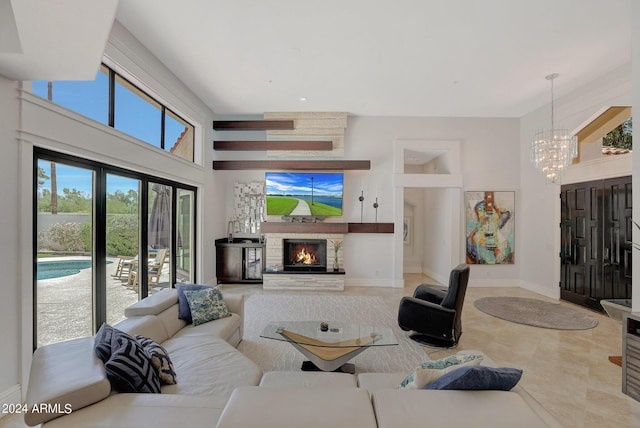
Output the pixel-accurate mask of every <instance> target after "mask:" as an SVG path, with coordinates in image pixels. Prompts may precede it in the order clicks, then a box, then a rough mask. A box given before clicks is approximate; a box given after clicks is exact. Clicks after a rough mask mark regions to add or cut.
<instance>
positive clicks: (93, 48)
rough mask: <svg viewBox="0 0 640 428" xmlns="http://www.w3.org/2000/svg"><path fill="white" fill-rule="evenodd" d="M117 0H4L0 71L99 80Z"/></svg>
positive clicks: (36, 77) (33, 76)
mask: <svg viewBox="0 0 640 428" xmlns="http://www.w3.org/2000/svg"><path fill="white" fill-rule="evenodd" d="M117 5H118V0H101V1H99V2H88V1H86V0H55V1H54V0H47V1H42V0H13V1H10V0H0V75H3V76H6V77H9V78H11V79H15V80H71V79H94V78H95V76H96V72H97V71H98V68H99V67H100V61H101V59H102V54H103V52H104V47H105V45H106V43H107V39H108V37H109V33H110V31H111V26H112V24H113V19H114V17H115V13H116V6H117Z"/></svg>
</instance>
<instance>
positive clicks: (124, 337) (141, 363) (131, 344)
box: [104, 328, 160, 393]
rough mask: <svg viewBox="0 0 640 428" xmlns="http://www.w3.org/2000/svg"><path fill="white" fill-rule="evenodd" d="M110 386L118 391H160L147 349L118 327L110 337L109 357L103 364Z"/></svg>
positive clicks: (156, 374) (158, 380)
mask: <svg viewBox="0 0 640 428" xmlns="http://www.w3.org/2000/svg"><path fill="white" fill-rule="evenodd" d="M104 368H105V371H106V372H107V378H108V379H109V382H111V387H112V388H113V389H115V390H116V391H118V392H146V393H160V379H159V378H158V373H156V371H155V369H154V368H153V365H152V364H151V359H150V357H149V354H147V351H145V350H144V348H143V347H142V345H140V344H139V343H138V341H137V340H136V339H134V338H133V337H131V336H130V335H128V334H127V333H125V332H123V331H120V330H118V329H115V328H114V329H113V334H112V337H111V357H110V358H109V360H108V361H107V362H106V363H105V364H104Z"/></svg>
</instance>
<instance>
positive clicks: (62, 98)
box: [32, 64, 194, 162]
mask: <svg viewBox="0 0 640 428" xmlns="http://www.w3.org/2000/svg"><path fill="white" fill-rule="evenodd" d="M32 91H33V93H34V94H35V95H38V96H40V97H42V98H45V99H48V100H49V101H52V102H54V103H56V104H59V105H61V106H63V107H66V108H68V109H70V110H73V111H75V112H77V113H80V114H82V115H84V116H86V117H88V118H90V119H93V120H95V121H97V122H100V123H102V124H104V125H107V126H111V127H112V128H115V129H117V130H119V131H122V132H124V133H126V134H128V135H131V136H132V137H135V138H137V139H139V140H142V141H144V142H146V143H148V144H151V145H152V146H155V147H158V148H161V149H163V150H165V151H167V152H169V153H171V154H173V155H175V156H178V157H180V158H182V159H186V160H188V161H191V162H193V161H194V126H193V125H192V124H191V123H189V121H187V120H186V119H185V118H183V117H181V116H180V115H178V114H177V113H176V112H174V111H172V110H171V109H170V108H168V107H167V106H165V105H164V104H162V103H161V102H159V101H157V100H156V99H154V98H153V97H152V96H150V95H149V94H147V93H146V92H145V91H143V90H142V89H140V88H138V87H137V86H136V85H134V84H133V83H131V82H130V81H129V80H127V79H126V78H124V77H123V76H121V75H120V74H118V73H117V72H116V71H114V70H113V69H111V68H109V67H108V66H106V65H104V64H103V65H102V66H101V67H100V70H99V71H98V73H97V75H96V78H95V79H94V80H91V81H79V80H78V81H76V80H74V81H53V82H47V81H42V80H36V81H33V82H32Z"/></svg>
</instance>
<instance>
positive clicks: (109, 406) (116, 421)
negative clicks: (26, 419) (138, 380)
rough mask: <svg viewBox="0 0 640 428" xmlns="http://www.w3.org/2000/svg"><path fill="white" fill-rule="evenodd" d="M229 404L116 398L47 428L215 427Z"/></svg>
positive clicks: (171, 397)
mask: <svg viewBox="0 0 640 428" xmlns="http://www.w3.org/2000/svg"><path fill="white" fill-rule="evenodd" d="M225 402H226V400H214V399H212V397H194V396H190V395H175V394H116V395H112V396H111V397H109V398H107V399H106V400H102V401H101V402H99V403H96V404H94V405H93V406H90V407H86V408H84V409H82V410H80V411H77V412H76V411H74V412H73V413H71V414H69V415H67V416H65V417H64V418H59V419H56V420H53V421H51V422H49V423H47V424H46V425H45V426H44V427H45V428H75V427H82V428H86V427H93V428H138V427H139V428H148V427H154V428H156V427H167V428H170V427H171V428H175V427H185V428H186V427H213V426H215V424H216V422H217V421H218V418H219V417H220V414H221V413H222V409H223V407H224V405H225Z"/></svg>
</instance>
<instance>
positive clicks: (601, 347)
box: [0, 274, 640, 428]
mask: <svg viewBox="0 0 640 428" xmlns="http://www.w3.org/2000/svg"><path fill="white" fill-rule="evenodd" d="M428 281H429V280H428V278H426V277H424V276H421V275H419V274H409V275H406V276H405V284H406V285H405V287H404V289H393V288H384V287H348V288H347V289H346V290H345V292H344V294H345V295H356V296H357V295H375V296H381V297H382V298H383V299H384V300H385V302H386V303H387V304H388V305H389V307H390V309H391V310H392V311H394V312H395V311H396V310H397V308H398V303H399V301H400V299H401V298H402V296H404V295H410V294H412V293H413V289H414V288H415V286H416V285H417V284H420V283H422V282H428ZM223 290H224V291H229V292H242V293H245V294H247V295H249V294H255V293H274V294H277V293H281V292H278V291H263V290H262V287H261V286H256V285H224V286H223ZM287 293H292V292H291V291H287ZM299 293H310V294H314V293H317V292H299ZM484 296H521V297H532V298H539V299H543V300H549V301H553V300H552V299H547V298H545V297H544V296H540V295H538V294H535V293H531V292H529V291H526V290H522V289H519V288H469V289H468V290H467V296H466V299H465V306H464V310H463V311H464V312H463V331H464V333H463V335H462V337H461V339H460V343H459V345H458V347H457V348H456V349H453V350H451V349H449V350H438V349H432V348H424V349H425V353H427V354H428V355H429V356H430V357H431V358H434V359H435V358H441V357H443V356H447V355H449V354H452V353H455V352H457V351H459V350H463V349H465V350H468V349H477V350H481V351H483V352H485V353H486V354H488V355H489V356H490V357H491V358H492V359H493V360H494V361H495V362H496V363H497V364H499V365H502V366H505V367H507V366H509V367H518V368H521V369H523V370H524V375H523V378H522V380H521V381H520V382H521V385H522V386H523V387H524V388H525V389H526V390H527V391H529V393H530V394H531V395H533V396H534V397H535V398H536V399H537V400H538V401H539V402H540V403H542V405H543V406H544V407H545V408H547V410H548V411H549V412H551V413H552V414H553V415H554V416H555V417H556V418H557V419H558V420H559V421H560V422H561V423H562V424H563V425H564V426H566V427H576V428H577V427H593V428H596V427H598V428H600V427H638V426H640V403H639V402H636V401H634V400H632V399H631V398H629V397H627V396H626V395H624V394H623V393H622V392H621V373H622V370H621V368H620V367H618V366H616V365H614V364H612V363H610V362H609V361H608V356H609V355H620V353H621V346H622V333H621V327H620V325H619V324H618V323H616V322H615V321H613V320H611V319H610V318H608V317H607V316H606V315H602V314H599V313H596V312H593V311H590V310H588V309H582V308H580V307H578V306H575V305H572V304H570V303H566V302H560V304H562V305H567V306H570V307H572V308H574V309H577V310H584V311H586V312H588V313H590V314H591V315H593V316H595V317H596V318H597V319H598V321H599V323H598V326H597V327H596V328H594V329H591V330H582V331H561V330H549V329H542V328H536V327H530V326H525V325H520V324H514V323H511V322H508V321H503V320H501V319H498V318H494V317H492V316H489V315H486V314H484V313H482V312H480V311H478V310H477V309H476V308H475V307H474V306H473V302H474V301H475V300H476V299H478V298H480V297H484ZM18 427H19V428H24V427H25V425H24V424H23V422H22V418H20V417H15V416H14V417H11V416H7V417H4V418H2V419H0V428H18Z"/></svg>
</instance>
